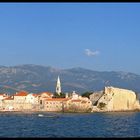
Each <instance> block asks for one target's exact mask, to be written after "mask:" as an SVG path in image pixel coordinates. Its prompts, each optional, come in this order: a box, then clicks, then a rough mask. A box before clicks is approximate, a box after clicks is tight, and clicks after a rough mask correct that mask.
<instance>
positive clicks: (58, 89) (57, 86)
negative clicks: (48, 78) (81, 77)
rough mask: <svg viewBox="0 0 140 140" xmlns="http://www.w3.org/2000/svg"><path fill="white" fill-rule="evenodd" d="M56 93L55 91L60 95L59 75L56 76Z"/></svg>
mask: <svg viewBox="0 0 140 140" xmlns="http://www.w3.org/2000/svg"><path fill="white" fill-rule="evenodd" d="M56 93H57V94H58V95H60V93H61V82H60V78H59V76H58V78H57V83H56Z"/></svg>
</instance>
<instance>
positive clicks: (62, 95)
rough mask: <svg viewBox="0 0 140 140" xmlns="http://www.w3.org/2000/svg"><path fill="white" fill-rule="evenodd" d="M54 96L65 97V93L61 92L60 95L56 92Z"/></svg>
mask: <svg viewBox="0 0 140 140" xmlns="http://www.w3.org/2000/svg"><path fill="white" fill-rule="evenodd" d="M53 98H65V93H60V95H58V94H57V93H56V92H55V93H54V94H53Z"/></svg>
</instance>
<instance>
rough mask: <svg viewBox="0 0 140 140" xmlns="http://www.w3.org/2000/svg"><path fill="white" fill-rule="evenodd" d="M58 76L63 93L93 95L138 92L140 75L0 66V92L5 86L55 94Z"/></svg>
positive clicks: (26, 66) (89, 70)
mask: <svg viewBox="0 0 140 140" xmlns="http://www.w3.org/2000/svg"><path fill="white" fill-rule="evenodd" d="M58 75H59V76H60V80H61V85H62V92H72V91H76V92H78V93H83V92H86V91H92V92H93V91H99V90H102V89H103V88H104V87H105V86H115V87H119V88H126V89H130V90H133V91H135V92H140V87H139V85H138V84H139V83H140V75H138V74H135V73H131V72H124V71H95V70H91V69H87V68H82V67H73V68H69V69H58V68H54V67H51V66H43V65H35V64H23V65H16V66H0V92H6V89H5V90H4V89H1V88H2V87H3V86H4V85H6V86H10V87H13V88H17V89H18V90H27V91H29V92H33V93H38V92H43V91H51V92H55V86H56V80H57V77H58ZM7 92H8V91H7ZM13 92H14V91H13ZM9 93H11V91H9Z"/></svg>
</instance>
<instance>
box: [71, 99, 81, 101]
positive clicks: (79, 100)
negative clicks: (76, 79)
mask: <svg viewBox="0 0 140 140" xmlns="http://www.w3.org/2000/svg"><path fill="white" fill-rule="evenodd" d="M72 102H81V100H78V99H77V100H72Z"/></svg>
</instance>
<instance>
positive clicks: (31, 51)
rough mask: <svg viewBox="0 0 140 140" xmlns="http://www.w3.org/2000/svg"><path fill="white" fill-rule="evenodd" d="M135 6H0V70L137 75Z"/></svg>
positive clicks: (139, 22) (138, 18)
mask: <svg viewBox="0 0 140 140" xmlns="http://www.w3.org/2000/svg"><path fill="white" fill-rule="evenodd" d="M139 60H140V3H94V2H93V3H47V2H46V3H0V65H3V66H15V65H22V64H37V65H43V66H52V67H54V68H60V69H68V68H73V67H82V68H86V69H91V70H96V71H125V72H132V73H136V74H140V63H139Z"/></svg>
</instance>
